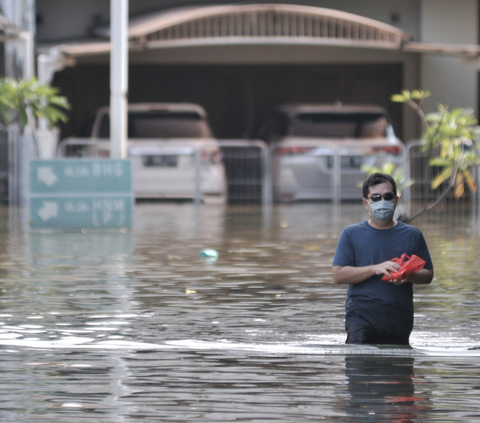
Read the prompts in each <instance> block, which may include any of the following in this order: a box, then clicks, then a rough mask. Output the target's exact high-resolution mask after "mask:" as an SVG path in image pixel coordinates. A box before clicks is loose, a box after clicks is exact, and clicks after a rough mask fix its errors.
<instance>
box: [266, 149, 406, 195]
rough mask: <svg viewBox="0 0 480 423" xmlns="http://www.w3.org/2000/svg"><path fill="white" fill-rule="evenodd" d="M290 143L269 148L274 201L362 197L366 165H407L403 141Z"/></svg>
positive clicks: (403, 166) (366, 173) (367, 166)
mask: <svg viewBox="0 0 480 423" xmlns="http://www.w3.org/2000/svg"><path fill="white" fill-rule="evenodd" d="M287 145H288V144H285V145H284V146H275V147H272V148H271V149H270V157H271V158H270V160H271V163H272V172H271V175H272V186H273V199H274V201H302V200H303V201H310V200H329V201H332V202H333V203H335V204H338V203H340V202H341V201H352V200H361V198H362V192H361V186H362V184H363V181H364V180H365V179H366V178H367V176H368V171H367V168H373V167H375V168H379V169H382V167H383V165H384V164H386V163H392V164H393V165H395V167H397V168H398V167H401V168H402V169H405V167H406V163H405V157H406V156H405V148H404V145H403V144H402V143H401V142H388V143H385V142H382V143H381V142H368V141H363V140H362V141H357V142H343V141H342V142H337V143H335V142H319V141H316V140H312V141H303V142H302V143H300V142H298V143H295V146H294V147H288V146H287Z"/></svg>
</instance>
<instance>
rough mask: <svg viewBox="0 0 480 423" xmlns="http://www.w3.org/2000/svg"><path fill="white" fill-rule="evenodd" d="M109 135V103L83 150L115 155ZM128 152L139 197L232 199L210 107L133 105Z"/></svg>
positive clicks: (86, 153)
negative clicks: (228, 191)
mask: <svg viewBox="0 0 480 423" xmlns="http://www.w3.org/2000/svg"><path fill="white" fill-rule="evenodd" d="M109 136H110V119H109V107H103V108H101V109H100V110H98V112H97V114H96V116H95V120H94V122H93V127H92V129H91V133H90V137H89V138H88V140H89V142H90V144H89V145H88V146H85V145H84V146H83V147H80V149H81V150H80V151H81V155H82V156H87V157H92V156H93V157H109V154H110V153H109V151H110V150H109V148H110V147H109ZM85 140H86V139H83V141H85ZM62 142H63V143H66V144H67V145H66V146H65V147H70V150H72V147H75V145H76V144H77V145H78V146H81V145H82V139H79V138H73V139H66V140H64V141H62ZM65 150H66V151H68V149H67V148H65ZM73 150H74V151H78V148H76V149H75V148H73ZM128 156H129V158H130V159H131V160H132V162H133V171H134V176H133V182H134V193H135V197H136V198H139V199H146V198H151V199H153V198H171V199H191V198H195V197H196V195H197V194H200V196H201V198H202V200H203V201H206V202H218V201H220V202H224V201H225V200H226V195H227V192H226V191H227V188H226V187H227V184H226V175H225V167H224V165H223V163H222V160H221V153H220V147H219V145H218V141H217V140H216V139H215V138H213V136H212V132H211V129H210V126H209V124H208V121H207V115H206V112H205V110H204V109H203V108H202V107H201V106H199V105H197V104H190V103H138V104H135V103H134V104H129V106H128Z"/></svg>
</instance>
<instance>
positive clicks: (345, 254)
mask: <svg viewBox="0 0 480 423" xmlns="http://www.w3.org/2000/svg"><path fill="white" fill-rule="evenodd" d="M333 265H334V266H341V267H343V266H355V253H354V252H353V248H352V244H351V242H350V238H349V236H348V232H347V230H346V229H344V230H343V232H342V234H341V235H340V239H339V240H338V244H337V249H336V250H335V255H334V257H333Z"/></svg>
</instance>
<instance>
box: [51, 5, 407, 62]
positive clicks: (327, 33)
mask: <svg viewBox="0 0 480 423" xmlns="http://www.w3.org/2000/svg"><path fill="white" fill-rule="evenodd" d="M97 35H99V36H101V37H103V38H109V36H110V29H109V28H106V29H103V30H99V31H97ZM128 37H129V40H130V48H131V49H135V48H140V49H154V48H165V47H182V46H208V45H230V44H302V45H333V46H357V47H369V48H382V49H400V48H401V47H402V45H403V44H404V43H405V42H408V41H409V40H410V39H411V36H410V34H408V33H406V32H404V31H402V30H400V29H398V28H395V27H393V26H391V25H387V24H384V23H381V22H378V21H375V20H372V19H368V18H364V17H361V16H357V15H353V14H351V13H346V12H341V11H338V10H332V9H325V8H320V7H312V6H300V5H289V4H249V5H224V6H205V7H196V8H182V9H173V10H170V11H168V12H163V13H158V14H154V15H149V16H147V17H143V18H137V19H131V20H130V23H129V29H128ZM60 49H61V51H62V53H63V54H66V55H70V56H82V55H92V54H104V53H107V52H108V51H109V50H110V43H108V42H94V43H77V44H70V45H62V46H60Z"/></svg>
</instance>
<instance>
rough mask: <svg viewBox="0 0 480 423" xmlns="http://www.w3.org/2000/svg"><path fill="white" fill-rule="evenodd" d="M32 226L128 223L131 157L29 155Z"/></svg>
mask: <svg viewBox="0 0 480 423" xmlns="http://www.w3.org/2000/svg"><path fill="white" fill-rule="evenodd" d="M28 181H29V223H30V225H31V227H32V228H37V229H41V228H50V229H68V230H73V229H116V228H131V226H132V220H133V203H134V197H133V183H132V163H131V161H130V160H112V159H62V160H32V161H31V162H30V168H29V178H28Z"/></svg>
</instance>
